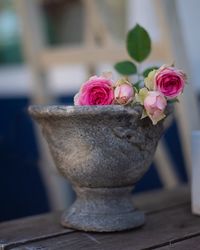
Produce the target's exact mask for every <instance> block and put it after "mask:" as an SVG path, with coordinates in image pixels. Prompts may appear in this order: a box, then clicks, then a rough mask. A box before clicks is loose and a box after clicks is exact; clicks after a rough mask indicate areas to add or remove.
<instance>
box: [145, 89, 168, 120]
mask: <svg viewBox="0 0 200 250" xmlns="http://www.w3.org/2000/svg"><path fill="white" fill-rule="evenodd" d="M166 106H167V101H166V98H165V97H164V96H163V95H162V94H161V93H160V92H158V91H149V92H148V95H147V96H146V98H145V99H144V107H145V110H146V113H147V115H148V116H149V118H150V119H151V120H152V122H153V124H154V125H155V124H157V122H158V121H160V120H162V119H163V118H164V117H165V114H164V110H165V108H166Z"/></svg>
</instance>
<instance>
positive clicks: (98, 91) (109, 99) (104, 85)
mask: <svg viewBox="0 0 200 250" xmlns="http://www.w3.org/2000/svg"><path fill="white" fill-rule="evenodd" d="M113 101H114V89H113V81H112V80H111V79H108V78H106V77H104V76H100V77H98V76H93V77H91V78H90V79H89V80H88V81H87V82H85V83H84V84H83V85H82V87H81V89H80V91H79V93H78V94H76V95H75V97H74V104H75V105H81V106H83V105H110V104H113Z"/></svg>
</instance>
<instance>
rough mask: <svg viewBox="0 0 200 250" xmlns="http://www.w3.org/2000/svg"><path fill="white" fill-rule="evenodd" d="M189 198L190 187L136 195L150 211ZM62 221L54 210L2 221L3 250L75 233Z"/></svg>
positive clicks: (140, 205) (140, 204)
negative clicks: (43, 213) (38, 214)
mask: <svg viewBox="0 0 200 250" xmlns="http://www.w3.org/2000/svg"><path fill="white" fill-rule="evenodd" d="M189 198H190V192H189V189H188V188H187V187H179V188H178V189H176V190H171V191H163V190H159V191H153V192H149V193H142V194H137V195H135V196H133V200H134V203H135V205H136V206H137V207H138V208H139V209H142V210H145V211H146V212H147V213H154V212H158V211H161V210H165V209H167V208H170V207H176V206H180V205H182V204H185V203H187V202H188V201H189ZM59 220H60V213H50V214H46V215H40V216H33V217H28V218H24V219H19V220H15V221H10V222H5V223H0V250H1V249H5V248H6V247H7V248H8V247H9V248H10V247H11V246H19V245H21V244H24V243H26V242H32V241H37V240H41V239H45V238H51V237H55V236H56V235H63V234H68V233H70V232H72V230H71V229H64V228H62V227H61V226H60V224H59Z"/></svg>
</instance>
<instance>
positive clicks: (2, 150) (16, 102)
mask: <svg viewBox="0 0 200 250" xmlns="http://www.w3.org/2000/svg"><path fill="white" fill-rule="evenodd" d="M58 102H59V103H62V104H72V103H73V98H72V96H70V97H64V96H63V97H60V98H59V99H58ZM28 105H29V100H28V98H26V97H21V98H1V99H0V114H1V122H0V166H1V181H0V197H1V206H0V221H3V220H9V219H14V218H18V217H23V216H28V215H33V214H38V213H43V212H48V211H49V203H48V198H47V194H46V190H45V186H44V184H43V182H42V178H41V175H40V172H39V164H38V160H39V152H38V148H37V142H36V138H35V135H34V129H33V122H32V120H31V118H30V117H29V115H28V113H27V107H28ZM164 138H165V140H166V143H167V145H168V150H169V152H170V154H171V156H172V160H173V161H174V163H175V166H176V172H177V174H178V176H179V178H180V180H181V181H182V182H185V181H187V175H186V172H185V166H184V161H183V157H182V151H181V145H180V141H179V136H178V130H177V126H176V123H175V122H174V123H173V124H172V126H171V127H170V128H169V129H168V131H167V132H166V134H165V136H164ZM161 187H162V183H161V181H160V179H159V176H158V173H157V171H156V168H155V166H154V165H152V167H151V168H150V170H149V171H148V172H147V173H146V174H145V176H144V177H143V178H142V179H141V181H140V182H139V183H138V184H137V186H136V188H135V192H139V191H145V190H150V189H157V188H161Z"/></svg>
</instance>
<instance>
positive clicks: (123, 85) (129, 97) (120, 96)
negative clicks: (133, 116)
mask: <svg viewBox="0 0 200 250" xmlns="http://www.w3.org/2000/svg"><path fill="white" fill-rule="evenodd" d="M134 94H135V92H134V89H133V86H132V84H131V83H129V82H128V81H126V80H119V81H118V82H117V83H116V84H115V90H114V97H115V102H116V103H117V104H121V105H127V104H129V103H130V102H132V101H133V99H134Z"/></svg>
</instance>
